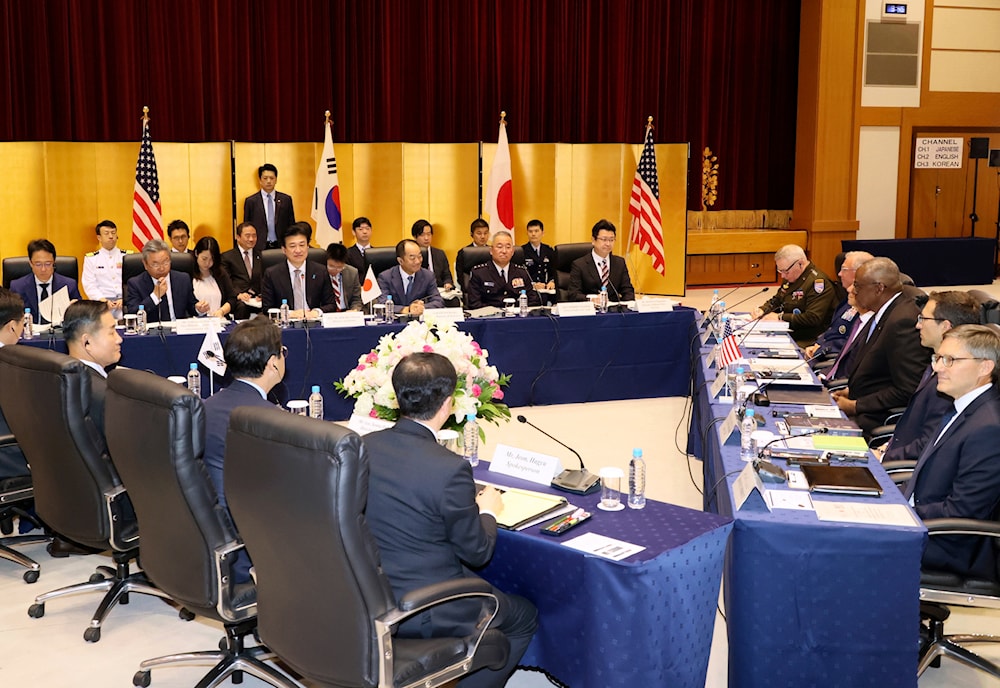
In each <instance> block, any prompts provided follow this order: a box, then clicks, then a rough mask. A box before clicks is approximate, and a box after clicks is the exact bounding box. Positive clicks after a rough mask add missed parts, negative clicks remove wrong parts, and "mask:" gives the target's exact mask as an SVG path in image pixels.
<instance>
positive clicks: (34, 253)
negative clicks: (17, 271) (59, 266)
mask: <svg viewBox="0 0 1000 688" xmlns="http://www.w3.org/2000/svg"><path fill="white" fill-rule="evenodd" d="M28 261H29V262H30V263H31V274H30V275H25V276H24V277H18V278H17V279H16V280H14V281H12V282H11V283H10V290H11V291H12V292H14V293H15V294H20V295H21V298H22V299H24V306H25V308H30V309H31V315H32V318H33V319H34V322H36V323H41V324H48V322H49V317H48V316H51V315H52V313H51V312H47V313H42V312H41V311H42V310H43V309H40V308H39V307H38V304H39V303H41V302H42V301H44V300H45V299H47V298H49V297H50V296H52V295H53V294H55V293H56V292H57V291H59V290H60V289H62V288H63V287H66V289H67V290H68V292H69V298H70V300H73V301H76V300H79V299H80V290H79V289H78V288H77V286H76V280H74V279H71V278H69V277H63V276H62V275H60V274H59V273H57V272H56V271H55V268H56V247H55V246H53V245H52V242H51V241H49V240H48V239H35V240H34V241H32V242H30V243H29V244H28Z"/></svg>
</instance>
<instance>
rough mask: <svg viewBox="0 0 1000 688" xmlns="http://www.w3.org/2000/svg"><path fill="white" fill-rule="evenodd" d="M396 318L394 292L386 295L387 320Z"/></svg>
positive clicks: (392, 320)
mask: <svg viewBox="0 0 1000 688" xmlns="http://www.w3.org/2000/svg"><path fill="white" fill-rule="evenodd" d="M395 320H396V309H395V307H394V306H393V305H392V294H386V295H385V321H386V322H387V323H391V322H394V321H395Z"/></svg>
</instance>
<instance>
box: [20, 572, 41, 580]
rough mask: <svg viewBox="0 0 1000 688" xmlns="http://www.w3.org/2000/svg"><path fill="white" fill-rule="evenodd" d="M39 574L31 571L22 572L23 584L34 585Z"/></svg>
mask: <svg viewBox="0 0 1000 688" xmlns="http://www.w3.org/2000/svg"><path fill="white" fill-rule="evenodd" d="M39 573H40V572H39V571H33V570H32V571H25V572H24V576H22V577H23V578H24V582H25V583H34V582H35V581H37V580H38V575H39Z"/></svg>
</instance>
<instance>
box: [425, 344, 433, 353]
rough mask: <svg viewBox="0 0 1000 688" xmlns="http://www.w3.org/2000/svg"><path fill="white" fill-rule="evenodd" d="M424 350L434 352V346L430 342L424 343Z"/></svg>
mask: <svg viewBox="0 0 1000 688" xmlns="http://www.w3.org/2000/svg"><path fill="white" fill-rule="evenodd" d="M424 352H425V353H433V352H434V347H433V346H431V345H430V344H424Z"/></svg>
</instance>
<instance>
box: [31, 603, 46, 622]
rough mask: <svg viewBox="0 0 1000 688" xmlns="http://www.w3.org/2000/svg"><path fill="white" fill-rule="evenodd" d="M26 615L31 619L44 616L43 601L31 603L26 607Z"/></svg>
mask: <svg viewBox="0 0 1000 688" xmlns="http://www.w3.org/2000/svg"><path fill="white" fill-rule="evenodd" d="M28 616H30V617H31V618H32V619H40V618H42V617H43V616H45V603H44V602H43V603H41V604H33V605H31V606H30V607H28Z"/></svg>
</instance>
